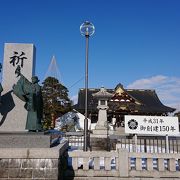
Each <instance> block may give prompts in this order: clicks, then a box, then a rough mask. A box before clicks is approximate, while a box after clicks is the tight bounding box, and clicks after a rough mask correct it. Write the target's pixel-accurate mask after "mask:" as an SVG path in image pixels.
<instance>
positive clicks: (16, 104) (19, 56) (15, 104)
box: [0, 43, 35, 132]
mask: <svg viewBox="0 0 180 180" xmlns="http://www.w3.org/2000/svg"><path fill="white" fill-rule="evenodd" d="M18 65H20V66H21V73H22V74H23V75H24V76H25V77H26V78H27V79H28V80H29V81H31V77H32V76H33V75H34V70H35V69H34V66H35V47H34V45H33V44H14V43H6V44H5V47H4V61H3V75H2V86H3V89H4V90H3V92H2V94H1V96H2V97H1V101H2V105H1V107H0V132H2V131H9V132H12V131H25V125H26V119H27V111H26V110H25V108H24V102H23V101H21V100H20V99H18V98H17V97H16V96H15V95H14V94H13V92H12V87H13V85H14V84H15V83H16V82H17V81H18V79H19V78H17V77H16V75H15V70H16V68H17V66H18Z"/></svg>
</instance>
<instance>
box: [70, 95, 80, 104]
mask: <svg viewBox="0 0 180 180" xmlns="http://www.w3.org/2000/svg"><path fill="white" fill-rule="evenodd" d="M70 99H71V101H73V104H77V102H78V95H74V96H72V97H71V98H70Z"/></svg>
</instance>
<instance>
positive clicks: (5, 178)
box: [0, 143, 67, 180]
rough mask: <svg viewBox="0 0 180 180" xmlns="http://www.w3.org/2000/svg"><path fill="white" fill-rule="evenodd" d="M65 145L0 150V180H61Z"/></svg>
mask: <svg viewBox="0 0 180 180" xmlns="http://www.w3.org/2000/svg"><path fill="white" fill-rule="evenodd" d="M66 149H67V143H65V144H63V145H60V146H58V147H56V148H31V149H27V148H19V149H18V148H14V149H10V148H8V149H7V148H1V149H0V180H19V179H23V180H30V179H36V180H40V179H41V180H42V179H43V180H58V179H61V180H63V177H62V176H63V168H64V167H65V164H64V162H66V161H64V159H63V158H64V157H65V153H66Z"/></svg>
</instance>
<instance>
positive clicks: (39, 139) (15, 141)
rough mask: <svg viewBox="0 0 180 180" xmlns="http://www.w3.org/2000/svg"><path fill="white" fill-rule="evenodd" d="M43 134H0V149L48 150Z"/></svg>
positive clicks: (47, 139)
mask: <svg viewBox="0 0 180 180" xmlns="http://www.w3.org/2000/svg"><path fill="white" fill-rule="evenodd" d="M50 140H51V136H50V135H45V134H44V132H0V148H50Z"/></svg>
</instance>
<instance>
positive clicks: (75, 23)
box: [0, 0, 180, 109]
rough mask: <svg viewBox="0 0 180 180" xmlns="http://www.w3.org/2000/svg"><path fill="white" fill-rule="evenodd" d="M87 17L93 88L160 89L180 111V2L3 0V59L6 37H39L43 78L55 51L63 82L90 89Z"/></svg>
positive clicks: (0, 32) (73, 94)
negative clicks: (86, 81)
mask: <svg viewBox="0 0 180 180" xmlns="http://www.w3.org/2000/svg"><path fill="white" fill-rule="evenodd" d="M85 20H89V21H91V22H92V23H93V24H94V25H95V28H96V31H95V34H94V35H93V36H92V37H90V42H89V87H92V88H98V87H101V86H102V85H103V86H104V87H106V88H114V87H115V86H116V85H117V84H118V83H122V84H123V85H124V87H125V88H142V89H146V88H150V89H155V90H156V91H157V93H158V95H159V97H160V99H161V101H162V102H163V103H164V104H166V105H170V106H173V107H177V108H179V109H180V1H179V0H126V1H125V0H91V1H87V0H29V1H28V0H1V1H0V23H1V26H0V60H1V61H2V60H3V50H4V43H6V42H7V43H33V44H34V45H35V46H36V51H37V52H36V75H38V76H39V78H40V80H41V82H42V81H43V79H44V77H45V74H46V72H47V70H48V66H49V64H50V61H51V58H52V56H53V55H55V57H56V60H57V62H58V66H59V69H60V74H61V76H60V81H61V82H63V84H64V85H65V86H66V87H68V88H69V87H71V88H69V91H70V92H69V96H70V97H73V98H74V99H76V97H77V93H78V90H79V88H82V87H84V79H82V78H83V77H84V70H85V68H84V67H85V38H84V37H82V36H81V35H80V32H79V26H80V25H81V24H82V23H83V22H84V21H85ZM80 79H81V80H80ZM79 80H80V81H79ZM77 81H79V82H78V83H76V82H77ZM74 83H75V85H74ZM72 85H73V86H72Z"/></svg>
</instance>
